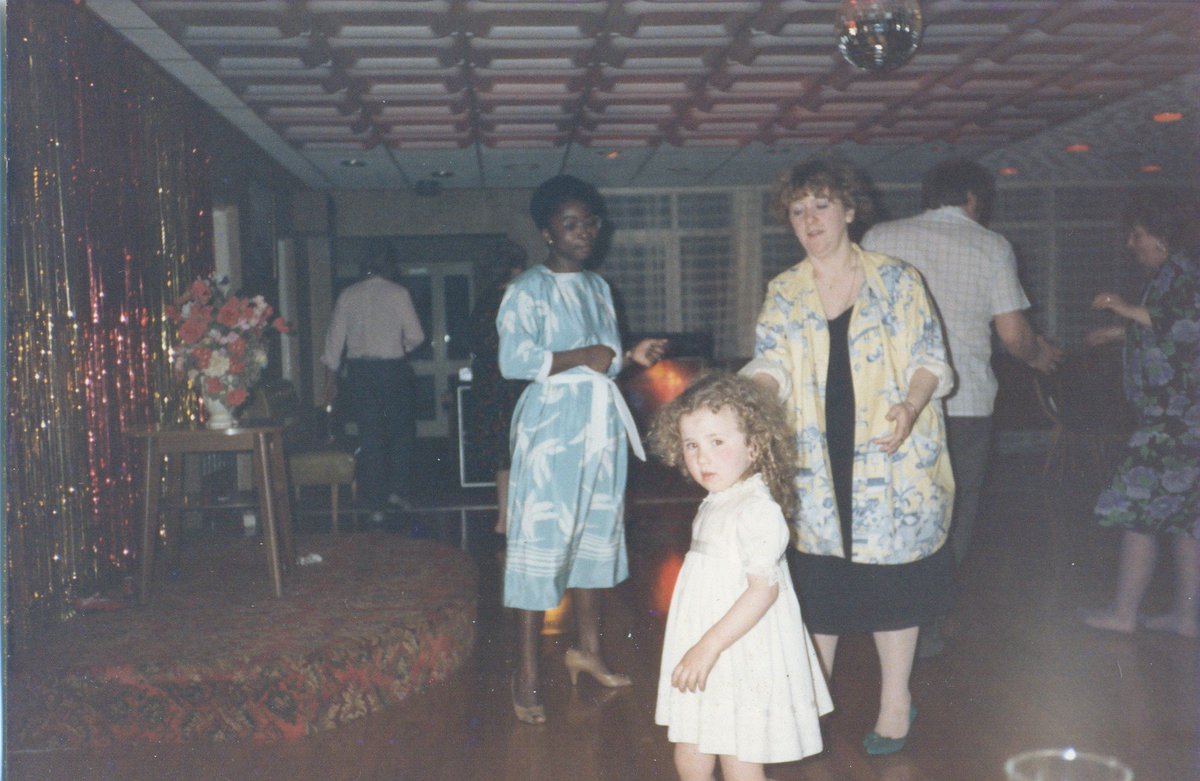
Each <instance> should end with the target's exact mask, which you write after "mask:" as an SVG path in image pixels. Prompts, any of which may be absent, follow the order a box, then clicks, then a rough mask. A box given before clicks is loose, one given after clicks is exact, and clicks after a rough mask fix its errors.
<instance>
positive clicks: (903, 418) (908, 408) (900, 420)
mask: <svg viewBox="0 0 1200 781" xmlns="http://www.w3.org/2000/svg"><path fill="white" fill-rule="evenodd" d="M884 417H886V418H887V419H888V420H890V421H891V422H893V423H895V424H896V428H895V429H894V430H893V431H892V433H891V434H888V435H887V436H886V437H878V438H877V439H876V440H875V444H876V445H879V447H880V449H881V450H883V452H885V453H887V454H888V455H891V454H892V453H895V452H896V451H897V450H899V449H900V446H901V445H902V444H904V440H906V439H908V435H909V434H911V433H912V429H913V424H914V423H916V422H917V408H916V406H915V405H914V404H913V403H912V402H911V401H902V402H900V403H899V404H893V405H892V408H891V409H889V410H888V413H887V415H885V416H884Z"/></svg>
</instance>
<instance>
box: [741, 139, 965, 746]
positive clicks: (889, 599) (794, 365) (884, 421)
mask: <svg viewBox="0 0 1200 781" xmlns="http://www.w3.org/2000/svg"><path fill="white" fill-rule="evenodd" d="M774 206H775V208H776V211H777V212H778V213H779V215H780V216H781V217H783V218H784V219H786V221H787V222H788V223H789V224H790V225H791V227H792V230H793V231H794V232H795V234H796V237H797V239H799V241H800V243H801V245H802V246H803V247H804V250H805V259H804V260H803V261H801V262H800V263H798V264H797V265H795V266H793V267H792V268H790V269H788V270H787V271H785V272H783V273H782V274H780V275H779V276H778V277H776V278H775V279H774V280H772V281H771V283H770V285H769V286H768V289H767V296H766V300H765V302H764V303H763V307H762V311H761V313H760V315H759V319H758V326H757V329H756V333H755V337H756V338H755V358H754V360H753V361H752V362H751V363H750V364H748V365H747V366H746V368H745V369H743V372H744V373H746V374H749V375H751V376H753V377H755V379H757V380H759V381H760V382H762V383H763V384H765V385H767V386H769V387H771V388H773V389H775V390H776V391H777V392H778V393H779V394H780V396H781V398H783V399H784V400H785V401H786V403H787V405H788V407H789V409H790V411H791V413H792V415H793V418H794V425H795V427H796V447H797V450H798V452H799V462H800V471H799V472H798V474H797V478H796V486H797V490H798V492H799V495H800V512H799V517H798V518H795V519H793V522H792V531H793V544H794V548H795V550H794V551H792V553H793V558H792V565H793V575H794V577H795V579H796V588H797V591H798V592H799V594H800V599H801V603H802V605H803V609H804V618H805V621H806V623H807V624H808V626H809V628H810V629H811V630H812V632H813V635H814V640H815V642H816V645H817V650H818V653H819V654H820V656H821V662H822V664H823V665H824V667H825V673H826V675H827V676H829V675H831V674H832V671H833V658H834V651H835V650H836V648H837V640H838V636H839V635H841V634H844V633H847V632H871V633H872V634H873V636H874V640H875V646H876V650H877V651H878V653H879V659H880V667H881V670H882V687H881V688H882V690H881V695H880V709H879V716H878V719H877V720H876V722H875V726H874V729H872V730H871V731H870V732H869V733H868V734H867V736H866V737H865V738H864V740H863V745H864V748H865V749H866V751H867V752H868V753H870V754H890V753H893V752H895V751H899V750H900V749H901V748H903V747H904V744H905V742H906V740H907V736H908V730H909V727H910V726H911V724H912V721H913V720H914V719H915V718H916V712H917V711H916V708H915V707H914V706H913V704H912V696H911V693H910V692H909V688H908V680H909V675H910V673H911V671H912V662H913V655H914V652H915V650H916V644H917V635H918V631H919V630H918V627H919V626H920V625H921V624H922V623H924V622H926V621H927V620H929V619H932V618H933V617H934V616H935V615H936V614H937V613H938V612H940V611H941V610H942V609H943V608H944V607H945V603H946V600H948V598H949V595H950V589H951V577H952V571H953V560H952V558H950V556H949V553H948V549H947V548H945V547H944V543H945V542H946V537H947V533H948V531H949V525H950V513H951V508H952V505H953V501H954V478H953V476H952V474H951V471H950V458H949V455H948V454H947V452H946V437H945V426H944V421H943V417H942V410H941V405H940V404H938V403H936V402H935V403H930V402H931V401H932V400H934V399H936V398H940V397H941V396H944V395H946V394H947V393H948V392H949V391H950V390H951V388H952V386H953V375H952V373H951V370H950V366H949V364H948V362H947V357H946V347H945V343H944V341H943V337H942V326H941V322H940V321H939V320H938V317H937V314H936V313H935V311H934V308H933V305H932V303H931V301H930V299H929V296H928V294H927V292H926V289H925V286H924V282H923V281H922V279H921V276H920V274H919V273H918V272H917V271H916V270H915V269H914V268H912V267H911V266H909V265H907V264H906V263H904V262H902V261H900V260H896V259H893V258H889V257H887V256H884V255H879V254H875V253H871V252H864V251H863V250H862V249H861V248H860V247H859V246H858V245H857V244H855V243H853V241H851V239H850V235H849V228H850V226H851V224H853V223H855V221H856V220H858V221H862V222H869V218H870V216H871V210H872V202H871V198H870V195H869V193H868V191H867V188H866V185H865V182H864V181H863V178H862V176H861V175H860V174H859V173H858V172H857V171H856V170H854V169H853V168H852V167H850V166H849V165H847V164H845V163H843V162H841V161H838V160H836V159H832V158H817V159H815V160H812V161H809V162H807V163H803V164H800V165H798V166H796V167H795V168H793V169H792V170H791V171H789V172H788V173H787V174H786V175H785V176H784V177H783V178H782V179H781V181H780V185H779V187H778V189H777V193H776V197H775V202H774Z"/></svg>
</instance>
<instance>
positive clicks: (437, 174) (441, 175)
mask: <svg viewBox="0 0 1200 781" xmlns="http://www.w3.org/2000/svg"><path fill="white" fill-rule="evenodd" d="M429 175H430V176H432V177H433V178H434V179H449V178H450V177H452V176H454V172H453V171H448V170H446V169H445V168H439V169H438V170H436V171H432V172H430V174H429Z"/></svg>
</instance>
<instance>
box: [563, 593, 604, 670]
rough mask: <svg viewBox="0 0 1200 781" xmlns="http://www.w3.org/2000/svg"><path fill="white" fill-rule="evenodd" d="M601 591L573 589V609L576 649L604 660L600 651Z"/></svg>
mask: <svg viewBox="0 0 1200 781" xmlns="http://www.w3.org/2000/svg"><path fill="white" fill-rule="evenodd" d="M598 591H599V589H594V588H573V589H571V607H572V609H574V611H575V631H576V635H575V637H576V640H575V642H576V647H577V648H578V649H579V650H580V651H583V652H584V653H585V654H590V655H591V656H594V657H596V658H597V659H601V660H603V659H604V655H603V654H602V653H601V651H600V605H601V595H600V594H599V593H597V592H598Z"/></svg>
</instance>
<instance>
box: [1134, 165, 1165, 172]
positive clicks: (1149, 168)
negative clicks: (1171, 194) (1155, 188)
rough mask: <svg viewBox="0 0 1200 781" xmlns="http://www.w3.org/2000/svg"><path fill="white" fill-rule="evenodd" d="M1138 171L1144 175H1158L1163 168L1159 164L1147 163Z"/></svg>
mask: <svg viewBox="0 0 1200 781" xmlns="http://www.w3.org/2000/svg"><path fill="white" fill-rule="evenodd" d="M1138 170H1139V171H1141V172H1142V173H1144V174H1156V173H1159V172H1160V171H1162V166H1161V165H1159V164H1158V163H1147V164H1146V165H1144V166H1142V167H1141V168H1139V169H1138Z"/></svg>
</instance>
